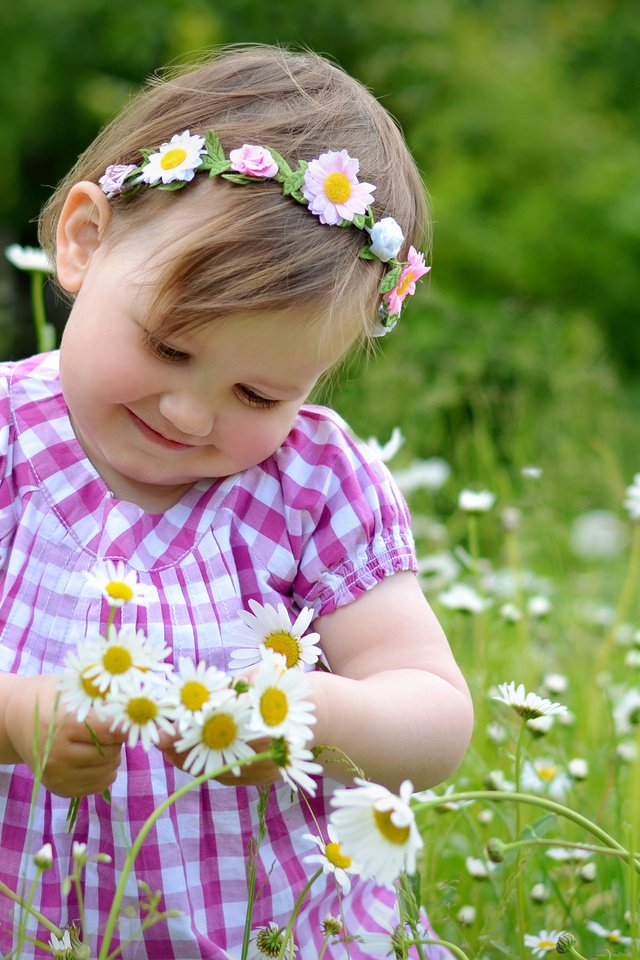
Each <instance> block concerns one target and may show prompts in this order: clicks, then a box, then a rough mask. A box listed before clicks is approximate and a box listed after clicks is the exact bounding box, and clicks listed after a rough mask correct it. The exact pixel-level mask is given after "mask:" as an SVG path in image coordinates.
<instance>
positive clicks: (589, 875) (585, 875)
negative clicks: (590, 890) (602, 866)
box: [576, 862, 598, 883]
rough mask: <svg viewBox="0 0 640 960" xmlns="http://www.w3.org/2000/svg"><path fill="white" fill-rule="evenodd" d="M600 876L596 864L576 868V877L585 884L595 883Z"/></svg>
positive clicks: (585, 864)
mask: <svg viewBox="0 0 640 960" xmlns="http://www.w3.org/2000/svg"><path fill="white" fill-rule="evenodd" d="M597 874H598V868H597V866H596V864H595V863H593V862H589V863H582V864H580V866H579V867H576V877H577V878H578V880H582V882H583V883H593V881H594V880H595V878H596V876H597Z"/></svg>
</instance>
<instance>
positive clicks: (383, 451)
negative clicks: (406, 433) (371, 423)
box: [367, 427, 404, 463]
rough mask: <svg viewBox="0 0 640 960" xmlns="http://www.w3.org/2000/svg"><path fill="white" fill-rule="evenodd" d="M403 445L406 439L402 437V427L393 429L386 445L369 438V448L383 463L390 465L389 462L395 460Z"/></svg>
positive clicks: (374, 438)
mask: <svg viewBox="0 0 640 960" xmlns="http://www.w3.org/2000/svg"><path fill="white" fill-rule="evenodd" d="M403 444H404V437H403V436H402V431H401V429H400V427H394V428H393V430H392V431H391V436H390V437H389V439H388V440H387V442H386V443H380V441H379V440H378V439H377V438H376V437H369V439H368V440H367V446H368V447H369V449H370V450H371V451H373V453H374V454H375V455H376V456H377V457H379V458H380V460H382V462H383V463H388V462H389V460H393V458H394V457H395V455H396V453H397V452H398V450H400V448H401V447H402V445H403Z"/></svg>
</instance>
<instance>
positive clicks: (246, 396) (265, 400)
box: [236, 383, 280, 410]
mask: <svg viewBox="0 0 640 960" xmlns="http://www.w3.org/2000/svg"><path fill="white" fill-rule="evenodd" d="M236 391H237V393H238V395H239V397H240V399H241V400H242V402H243V403H246V404H248V405H249V406H250V407H260V408H262V409H263V410H269V409H272V408H273V407H277V405H278V404H279V403H280V401H279V400H274V399H272V398H271V397H263V396H261V395H260V394H259V393H256V392H255V390H252V389H251V387H247V386H246V385H245V384H244V383H237V384H236Z"/></svg>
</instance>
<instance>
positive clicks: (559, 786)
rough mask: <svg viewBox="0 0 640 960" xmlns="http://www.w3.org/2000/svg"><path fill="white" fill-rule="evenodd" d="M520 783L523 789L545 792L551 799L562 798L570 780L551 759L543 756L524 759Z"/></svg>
mask: <svg viewBox="0 0 640 960" xmlns="http://www.w3.org/2000/svg"><path fill="white" fill-rule="evenodd" d="M520 784H521V786H522V789H523V790H524V791H531V792H533V793H546V794H548V795H549V796H550V797H551V799H552V800H562V798H563V797H564V796H565V794H566V793H567V790H568V789H569V787H570V786H571V780H570V779H569V777H568V776H567V774H566V772H565V771H564V770H562V769H561V768H560V767H559V766H558V765H557V764H556V763H554V762H553V760H549V759H547V758H544V759H538V760H525V762H524V763H523V764H522V771H521V774H520Z"/></svg>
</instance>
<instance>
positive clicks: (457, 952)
mask: <svg viewBox="0 0 640 960" xmlns="http://www.w3.org/2000/svg"><path fill="white" fill-rule="evenodd" d="M407 943H408V944H411V945H414V946H418V945H419V944H421V943H423V944H426V945H427V946H432V945H433V946H437V947H446V949H447V950H450V951H451V953H452V954H453V955H454V957H458V958H459V960H469V957H468V956H467V954H466V953H465V952H464V950H463V949H462V947H458V946H456V944H455V943H451V941H450V940H437V939H436V938H435V937H433V938H432V937H423V938H422V939H421V940H407Z"/></svg>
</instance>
